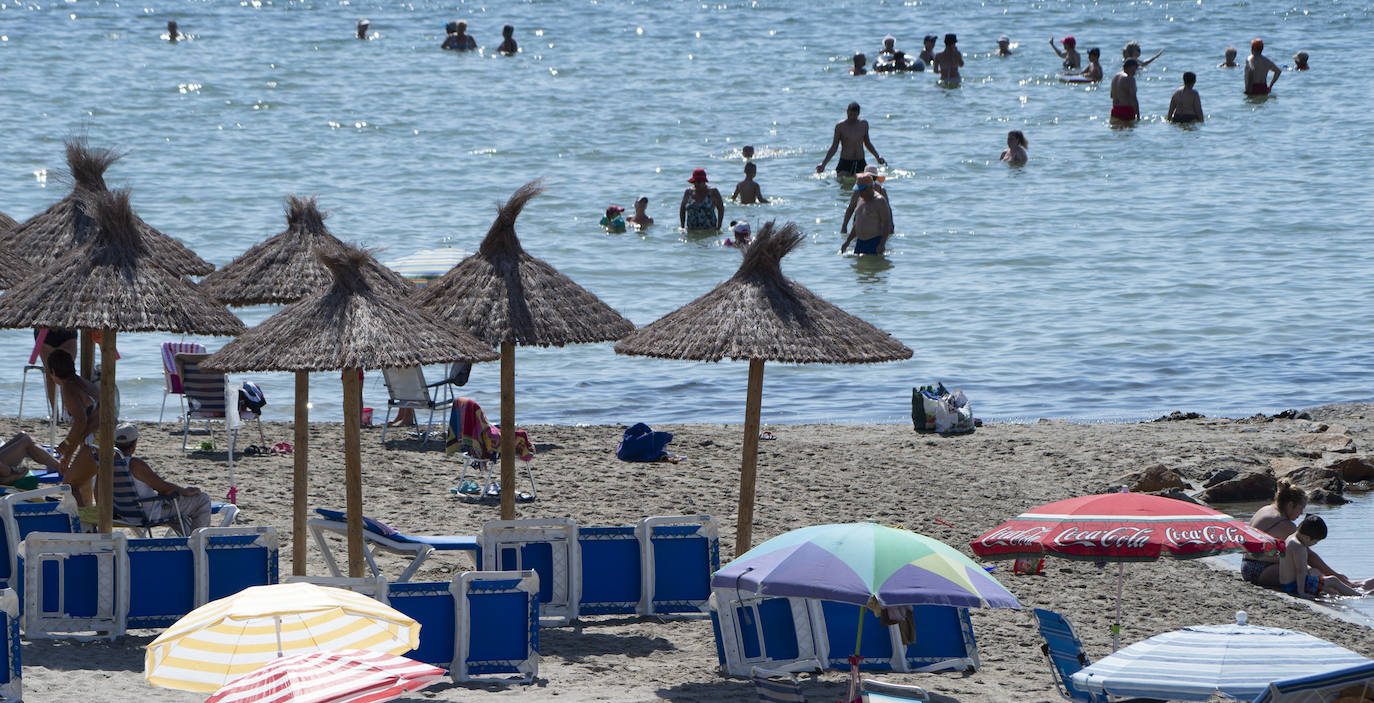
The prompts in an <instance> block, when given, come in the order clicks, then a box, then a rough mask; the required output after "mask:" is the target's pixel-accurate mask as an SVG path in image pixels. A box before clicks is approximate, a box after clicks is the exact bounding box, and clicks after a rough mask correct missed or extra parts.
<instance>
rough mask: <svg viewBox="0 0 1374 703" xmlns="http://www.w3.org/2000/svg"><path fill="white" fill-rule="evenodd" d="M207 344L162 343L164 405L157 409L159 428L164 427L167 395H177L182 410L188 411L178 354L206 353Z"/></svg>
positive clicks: (183, 411)
mask: <svg viewBox="0 0 1374 703" xmlns="http://www.w3.org/2000/svg"><path fill="white" fill-rule="evenodd" d="M204 353H205V345H204V344H197V343H196V342H163V343H162V407H160V408H159V409H158V411H157V428H158V429H162V414H163V413H164V412H165V411H166V410H167V396H169V395H175V396H176V397H177V403H178V404H180V406H181V412H182V413H183V414H185V413H186V397H185V394H184V393H185V392H184V391H183V390H182V388H181V371H180V370H179V369H178V368H177V361H176V356H177V354H204Z"/></svg>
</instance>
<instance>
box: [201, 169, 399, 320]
mask: <svg viewBox="0 0 1374 703" xmlns="http://www.w3.org/2000/svg"><path fill="white" fill-rule="evenodd" d="M326 216H327V214H326V213H322V212H320V209H319V206H318V205H317V204H316V196H313V195H312V196H310V197H308V198H302V197H299V196H295V195H290V196H287V198H286V229H285V230H284V231H283V232H282V233H281V234H278V235H276V236H275V237H272V238H270V239H267V240H266V241H263V242H260V243H258V244H255V245H253V247H252V248H251V249H249V250H248V251H246V252H244V253H242V254H240V255H239V256H238V257H237V258H235V259H234V260H233V261H231V262H229V263H228V264H226V265H224V266H223V267H221V268H220V269H219V270H217V271H215V272H213V273H211V274H210V275H208V276H206V277H205V278H204V279H203V280H202V281H201V282H200V287H201V288H202V289H203V290H205V291H206V292H207V293H209V294H210V295H211V296H213V297H214V298H215V299H216V300H219V301H220V302H222V303H224V304H226V305H285V304H288V303H294V302H296V301H297V300H300V299H301V298H304V297H305V296H307V295H310V294H311V293H316V292H318V291H321V290H324V289H326V288H328V287H329V285H330V284H331V283H332V282H333V276H332V275H330V273H329V270H328V269H326V268H325V266H324V264H322V263H320V260H319V258H318V257H316V255H315V252H316V250H318V249H321V248H334V247H338V246H339V245H340V244H342V243H343V242H341V241H339V239H338V238H337V237H335V236H334V235H333V234H331V233H330V232H329V228H328V227H325V225H324V219H325V217H326ZM364 255H365V256H366V259H365V260H364V262H363V264H362V268H363V270H364V272H365V275H367V276H370V277H373V278H375V279H376V285H377V288H378V289H379V290H380V291H382V292H383V293H384V294H386V295H387V296H405V295H409V294H411V293H412V292H414V291H415V286H414V284H412V283H411V282H410V281H409V280H407V279H406V278H405V277H404V276H402V275H401V274H399V273H396V272H395V271H392V270H391V269H389V268H387V267H385V266H383V265H381V264H380V263H378V261H377V260H376V259H375V258H373V257H372V255H371V254H367V253H366V252H364Z"/></svg>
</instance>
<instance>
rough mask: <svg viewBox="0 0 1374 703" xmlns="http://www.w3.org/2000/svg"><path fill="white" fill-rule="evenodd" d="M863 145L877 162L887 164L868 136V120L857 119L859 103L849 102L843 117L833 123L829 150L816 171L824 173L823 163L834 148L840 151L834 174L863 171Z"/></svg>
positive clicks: (846, 174) (828, 158) (831, 154)
mask: <svg viewBox="0 0 1374 703" xmlns="http://www.w3.org/2000/svg"><path fill="white" fill-rule="evenodd" d="M865 147H866V148H867V149H868V150H869V151H870V152H873V158H875V159H877V160H878V163H880V164H883V165H884V166H885V165H887V162H886V161H884V160H883V157H881V156H879V155H878V150H877V149H874V148H873V142H872V141H870V140H869V138H868V120H861V119H859V104H858V103H849V107H848V108H846V109H845V117H844V119H843V120H841V121H839V122H837V123H836V124H835V134H834V136H833V137H832V138H831V140H830V150H829V151H827V152H825V158H824V159H821V163H820V165H819V166H817V167H816V173H825V165H826V164H828V163H830V157H832V156H834V155H835V150H836V149H838V150H839V151H840V160H839V161H837V162H836V163H835V175H837V176H840V177H850V176H853V175H854V174H856V173H859V172H861V171H863V170H864V166H867V165H868V163H867V162H866V161H865V160H864V148H865Z"/></svg>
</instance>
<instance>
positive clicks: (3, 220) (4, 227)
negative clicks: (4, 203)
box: [0, 212, 19, 235]
mask: <svg viewBox="0 0 1374 703" xmlns="http://www.w3.org/2000/svg"><path fill="white" fill-rule="evenodd" d="M18 226H19V223H18V222H15V221H14V218H13V217H10V216H9V215H6V214H5V213H3V212H0V235H3V234H5V233H6V232H8V231H10V230H12V229H14V228H15V227H18Z"/></svg>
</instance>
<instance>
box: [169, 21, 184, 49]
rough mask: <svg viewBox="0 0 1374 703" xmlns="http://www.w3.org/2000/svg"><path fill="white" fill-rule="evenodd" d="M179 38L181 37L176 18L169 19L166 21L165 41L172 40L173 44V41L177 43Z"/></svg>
mask: <svg viewBox="0 0 1374 703" xmlns="http://www.w3.org/2000/svg"><path fill="white" fill-rule="evenodd" d="M180 38H181V33H180V32H178V31H177V23H176V20H171V21H169V22H168V23H167V41H169V42H172V43H173V44H175V43H177V40H178V39H180Z"/></svg>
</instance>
